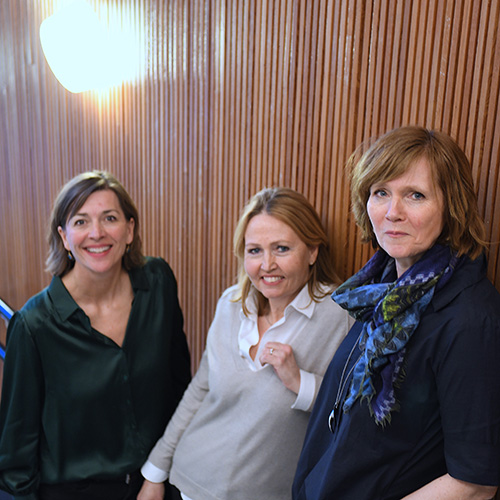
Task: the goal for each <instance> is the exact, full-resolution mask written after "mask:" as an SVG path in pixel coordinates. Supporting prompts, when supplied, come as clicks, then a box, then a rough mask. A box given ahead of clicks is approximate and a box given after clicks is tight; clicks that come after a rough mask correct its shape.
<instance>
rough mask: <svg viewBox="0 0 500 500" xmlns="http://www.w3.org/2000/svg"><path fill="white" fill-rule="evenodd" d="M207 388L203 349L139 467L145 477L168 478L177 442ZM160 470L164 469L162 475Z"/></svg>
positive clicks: (206, 358)
mask: <svg viewBox="0 0 500 500" xmlns="http://www.w3.org/2000/svg"><path fill="white" fill-rule="evenodd" d="M208 390H209V387H208V357H207V352H206V351H205V352H204V353H203V356H202V359H201V363H200V367H199V369H198V371H197V373H196V375H195V376H194V378H193V380H192V381H191V383H190V384H189V386H188V388H187V390H186V392H185V393H184V396H183V397H182V399H181V402H180V403H179V406H178V407H177V409H176V410H175V413H174V415H173V416H172V418H171V419H170V422H169V423H168V425H167V428H166V429H165V433H164V434H163V436H162V437H161V438H160V439H159V440H158V442H157V443H156V445H155V447H154V448H153V450H152V451H151V453H150V454H149V457H148V461H147V462H146V464H144V466H143V467H142V469H141V472H142V474H143V476H144V477H145V478H146V479H148V480H149V481H152V482H156V483H158V482H163V481H164V480H166V479H167V478H168V475H169V471H170V467H171V465H172V457H173V455H174V452H175V448H176V446H177V443H178V442H179V440H180V439H181V437H182V435H183V433H184V431H185V430H186V428H187V427H188V425H189V423H190V422H191V420H192V419H193V417H194V415H195V414H196V412H197V411H198V409H199V408H200V406H201V404H202V403H203V400H204V399H205V396H206V395H207V393H208ZM151 465H152V466H153V467H151ZM160 471H164V474H163V476H162V474H161V473H160Z"/></svg>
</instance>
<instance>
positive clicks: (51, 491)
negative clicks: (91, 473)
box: [38, 471, 181, 500]
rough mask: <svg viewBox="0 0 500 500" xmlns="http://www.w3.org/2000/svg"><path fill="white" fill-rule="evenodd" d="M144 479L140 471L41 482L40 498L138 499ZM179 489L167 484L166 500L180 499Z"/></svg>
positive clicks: (79, 499) (65, 499) (46, 499)
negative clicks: (82, 478)
mask: <svg viewBox="0 0 500 500" xmlns="http://www.w3.org/2000/svg"><path fill="white" fill-rule="evenodd" d="M143 481H144V479H143V477H142V475H141V473H140V472H139V471H137V472H134V473H133V474H130V475H127V476H126V477H121V478H117V479H113V480H90V479H89V480H85V481H76V482H72V483H61V484H41V485H40V487H39V488H38V495H39V499H40V500H136V498H137V494H138V493H139V490H140V489H141V486H142V483H143ZM180 498H181V497H180V494H179V492H178V490H177V489H176V488H175V487H174V486H171V485H170V484H168V483H167V484H166V488H165V500H180Z"/></svg>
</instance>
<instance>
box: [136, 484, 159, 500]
mask: <svg viewBox="0 0 500 500" xmlns="http://www.w3.org/2000/svg"><path fill="white" fill-rule="evenodd" d="M164 497H165V485H164V484H163V483H152V482H151V481H148V480H147V479H145V480H144V483H143V484H142V488H141V490H140V491H139V494H138V495H137V500H163V499H164Z"/></svg>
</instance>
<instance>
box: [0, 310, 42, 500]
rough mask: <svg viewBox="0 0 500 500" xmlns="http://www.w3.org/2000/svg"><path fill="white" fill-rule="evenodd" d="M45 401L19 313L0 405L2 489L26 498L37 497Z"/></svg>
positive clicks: (14, 321) (12, 323)
mask: <svg viewBox="0 0 500 500" xmlns="http://www.w3.org/2000/svg"><path fill="white" fill-rule="evenodd" d="M42 404H43V372H42V367H41V362H40V357H39V355H38V351H37V348H36V345H35V343H34V341H33V338H32V336H31V334H30V332H29V330H28V326H27V325H26V323H25V320H24V318H23V316H22V314H21V313H19V312H18V313H16V314H15V315H14V316H13V318H12V319H11V321H10V323H9V328H8V330H7V349H6V355H5V364H4V373H3V387H2V399H1V405H0V489H3V490H5V491H7V492H9V493H11V494H13V495H18V496H20V497H22V498H25V499H26V500H34V499H36V498H37V493H36V490H37V488H38V482H39V462H38V444H39V438H40V422H41V412H42Z"/></svg>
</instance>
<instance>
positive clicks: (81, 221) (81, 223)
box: [72, 219, 85, 226]
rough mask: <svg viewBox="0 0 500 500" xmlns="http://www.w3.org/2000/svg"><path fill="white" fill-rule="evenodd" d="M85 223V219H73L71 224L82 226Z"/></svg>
mask: <svg viewBox="0 0 500 500" xmlns="http://www.w3.org/2000/svg"><path fill="white" fill-rule="evenodd" d="M83 224H85V219H74V220H73V223H72V225H73V226H83Z"/></svg>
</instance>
